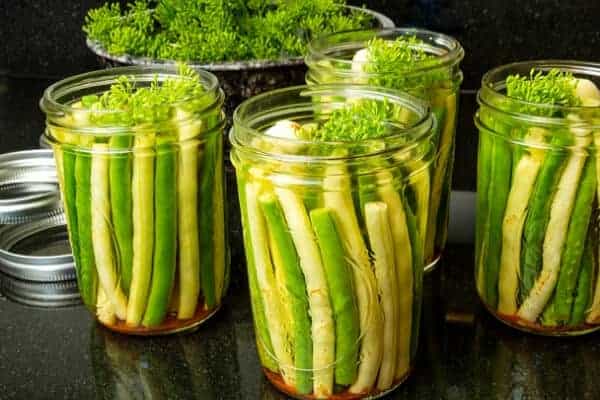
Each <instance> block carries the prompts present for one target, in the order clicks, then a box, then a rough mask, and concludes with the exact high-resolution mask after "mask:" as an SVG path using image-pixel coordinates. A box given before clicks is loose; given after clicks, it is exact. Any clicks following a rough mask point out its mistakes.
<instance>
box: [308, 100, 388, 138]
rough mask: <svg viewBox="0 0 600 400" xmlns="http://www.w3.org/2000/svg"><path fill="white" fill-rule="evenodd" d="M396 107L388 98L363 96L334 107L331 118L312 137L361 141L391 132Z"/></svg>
mask: <svg viewBox="0 0 600 400" xmlns="http://www.w3.org/2000/svg"><path fill="white" fill-rule="evenodd" d="M394 116H395V113H394V110H393V107H392V106H391V105H390V104H389V103H388V102H386V101H383V102H381V101H376V100H370V99H363V100H360V101H356V102H352V103H350V104H348V105H345V106H344V107H341V108H338V109H336V110H334V111H333V112H332V113H331V114H330V116H329V119H328V120H327V121H325V122H324V123H323V124H322V125H321V126H320V127H319V128H318V129H314V130H313V131H312V134H313V137H312V140H317V141H330V142H360V141H363V140H369V139H376V138H379V137H383V136H385V135H387V134H389V126H390V121H393V120H394Z"/></svg>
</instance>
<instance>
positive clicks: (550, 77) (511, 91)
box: [506, 68, 581, 107]
mask: <svg viewBox="0 0 600 400" xmlns="http://www.w3.org/2000/svg"><path fill="white" fill-rule="evenodd" d="M576 87H577V80H576V79H575V78H574V77H573V74H571V73H570V72H566V71H560V70H559V69H556V68H553V69H551V70H549V71H548V72H546V73H545V72H543V71H539V70H535V69H531V71H530V72H529V76H521V75H519V74H515V75H510V76H508V77H507V78H506V95H507V96H509V97H512V98H514V99H517V100H521V101H526V102H528V103H534V104H544V105H556V106H568V107H571V106H578V105H580V104H581V101H580V100H579V98H578V97H577V96H576V95H575V88H576Z"/></svg>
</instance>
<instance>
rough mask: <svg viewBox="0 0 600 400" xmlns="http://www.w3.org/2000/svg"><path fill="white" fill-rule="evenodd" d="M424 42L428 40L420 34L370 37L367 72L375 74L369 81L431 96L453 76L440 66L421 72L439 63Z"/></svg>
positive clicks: (415, 93) (373, 83) (366, 64)
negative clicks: (388, 37) (419, 35)
mask: <svg viewBox="0 0 600 400" xmlns="http://www.w3.org/2000/svg"><path fill="white" fill-rule="evenodd" d="M424 45H425V42H423V41H422V40H420V39H419V38H417V37H416V36H399V37H397V38H396V39H395V40H385V39H381V38H375V39H372V40H370V41H369V42H368V43H367V51H368V62H367V63H365V65H364V71H365V72H367V73H369V74H372V76H371V77H370V78H369V83H370V84H372V85H376V86H382V87H387V88H392V89H399V90H407V91H409V92H411V93H412V94H414V95H416V96H419V97H428V93H429V89H430V88H432V87H433V86H435V85H436V84H438V83H439V84H441V83H442V82H444V81H446V80H448V79H450V76H449V73H450V71H447V70H444V69H438V68H433V69H430V70H427V71H419V70H420V69H421V68H423V67H429V66H433V65H434V64H435V63H436V62H437V60H436V59H437V56H436V55H435V54H431V53H428V52H427V51H426V50H425V49H424Z"/></svg>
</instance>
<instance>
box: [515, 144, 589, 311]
mask: <svg viewBox="0 0 600 400" xmlns="http://www.w3.org/2000/svg"><path fill="white" fill-rule="evenodd" d="M590 141H591V138H590V137H589V136H580V137H577V138H576V145H578V146H584V147H585V146H587V145H588V144H589V143H590ZM585 159H586V156H585V155H582V154H580V153H573V154H572V155H571V156H570V158H569V161H568V162H567V165H566V166H565V169H564V171H563V174H562V176H561V177H560V181H559V183H558V190H557V191H556V194H555V196H554V199H553V201H552V206H551V209H550V220H549V221H548V227H547V229H546V234H545V236H544V245H543V253H542V254H543V260H542V271H541V272H540V274H539V276H538V278H537V280H536V282H535V284H534V286H533V288H532V289H531V292H530V293H529V295H528V296H527V298H526V299H525V301H524V302H523V303H522V304H521V307H520V308H519V312H518V314H517V315H518V316H519V317H521V318H523V319H524V320H526V321H530V322H534V321H535V320H536V319H537V318H538V317H539V315H540V313H541V312H542V311H543V309H544V308H545V307H546V305H547V304H548V300H550V296H551V295H552V293H553V292H554V289H555V286H556V282H557V280H558V274H559V271H560V261H561V256H562V252H563V248H564V246H565V242H566V240H567V230H568V227H569V220H570V219H571V213H572V211H573V208H574V203H575V202H576V193H577V184H578V182H579V178H580V176H581V173H582V171H583V168H584V165H585ZM577 218H580V217H577Z"/></svg>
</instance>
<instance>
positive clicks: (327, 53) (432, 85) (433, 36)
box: [306, 28, 464, 271]
mask: <svg viewBox="0 0 600 400" xmlns="http://www.w3.org/2000/svg"><path fill="white" fill-rule="evenodd" d="M402 37H404V38H411V37H415V38H416V39H417V40H418V42H415V43H414V44H413V45H411V47H413V48H415V49H416V50H423V51H424V52H425V53H427V54H430V55H434V56H435V57H434V58H433V59H431V60H426V61H419V62H415V63H411V64H410V65H409V66H407V67H406V68H403V69H398V68H397V67H396V66H393V68H392V69H390V70H386V69H385V68H381V67H380V66H378V67H377V69H376V72H374V71H373V70H370V66H369V61H368V58H367V59H364V60H362V59H361V57H357V58H355V57H354V56H355V55H356V54H357V51H360V50H361V49H365V48H367V47H368V43H369V42H370V41H371V40H373V39H376V38H378V39H383V40H389V41H393V40H396V39H397V38H402ZM308 51H309V54H308V56H307V57H306V65H307V66H308V69H309V70H308V73H307V75H306V81H307V83H308V84H314V83H320V84H323V83H354V84H369V85H373V86H381V87H385V88H390V89H397V90H402V91H405V92H408V93H410V94H412V95H414V96H416V97H419V98H421V99H424V100H426V101H428V102H429V104H430V106H431V110H432V112H433V114H434V115H435V116H436V118H437V119H438V120H439V121H440V122H439V124H438V129H437V132H436V143H437V148H438V155H437V157H436V159H435V160H434V162H433V164H432V168H431V170H430V171H429V172H428V173H429V174H430V178H429V180H430V186H431V202H430V209H429V217H428V218H429V221H428V223H427V239H426V242H425V270H426V271H429V270H431V269H432V268H433V267H434V266H435V265H436V263H437V262H438V261H439V259H440V257H441V254H442V252H443V250H444V248H445V245H446V238H447V230H448V218H449V205H450V191H451V186H452V167H453V165H454V142H455V131H456V121H457V118H456V115H457V108H458V91H459V88H460V84H461V83H462V79H463V75H462V72H461V71H460V69H459V63H460V61H461V60H462V58H463V56H464V50H463V48H462V47H461V45H460V43H458V41H457V40H455V39H454V38H452V37H449V36H446V35H443V34H441V33H435V32H430V31H426V30H422V29H413V28H393V29H382V30H364V31H348V32H341V33H334V34H331V35H328V36H324V37H321V38H318V39H316V40H314V41H313V42H311V43H310V44H309V47H308ZM396 65H397V64H396Z"/></svg>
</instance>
